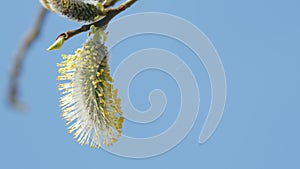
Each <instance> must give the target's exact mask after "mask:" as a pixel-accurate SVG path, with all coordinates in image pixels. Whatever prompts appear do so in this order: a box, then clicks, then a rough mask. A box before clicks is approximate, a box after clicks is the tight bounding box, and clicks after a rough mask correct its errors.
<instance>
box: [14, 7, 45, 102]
mask: <svg viewBox="0 0 300 169" xmlns="http://www.w3.org/2000/svg"><path fill="white" fill-rule="evenodd" d="M46 14H47V10H46V9H44V8H42V9H41V10H40V12H39V14H38V18H37V20H36V22H35V24H34V25H33V27H32V29H31V30H30V31H29V32H28V34H27V36H26V37H25V39H24V40H23V42H22V43H21V46H20V48H19V50H18V51H17V53H16V55H15V60H14V63H13V67H12V72H11V76H10V78H11V79H10V86H9V102H10V104H11V105H12V106H14V107H19V106H20V101H19V99H18V98H17V94H18V80H19V76H20V70H21V68H22V63H23V61H24V59H25V56H26V53H27V51H28V49H29V48H30V47H31V45H32V43H33V42H34V41H35V40H36V39H37V38H38V36H39V34H40V30H41V27H42V25H43V23H44V20H45V16H46Z"/></svg>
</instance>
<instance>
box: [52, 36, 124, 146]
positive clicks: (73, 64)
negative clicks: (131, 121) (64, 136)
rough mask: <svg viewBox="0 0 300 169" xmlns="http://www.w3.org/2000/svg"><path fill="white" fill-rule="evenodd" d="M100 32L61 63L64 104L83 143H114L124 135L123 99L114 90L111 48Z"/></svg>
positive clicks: (71, 126)
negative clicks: (109, 54) (110, 65)
mask: <svg viewBox="0 0 300 169" xmlns="http://www.w3.org/2000/svg"><path fill="white" fill-rule="evenodd" d="M97 33H98V32H96V33H95V34H94V35H92V37H90V38H88V40H87V41H86V42H85V43H84V44H83V47H82V48H80V49H78V50H77V51H76V53H75V54H74V55H68V56H67V55H63V56H62V57H63V61H62V62H61V63H59V64H58V66H59V67H60V69H59V73H60V75H59V76H58V77H57V79H58V80H59V81H60V82H61V83H60V84H59V85H58V90H60V91H61V94H62V96H61V98H60V107H61V109H62V117H63V118H64V119H65V120H66V121H67V125H68V126H69V132H70V133H73V135H74V138H75V139H77V141H78V142H79V143H80V144H90V146H91V147H93V148H95V147H98V148H99V147H100V146H101V144H105V145H108V146H110V145H112V144H113V143H114V142H116V141H117V137H119V136H120V135H121V132H122V123H123V121H124V118H123V117H122V110H121V103H120V99H119V98H118V97H117V90H114V89H113V85H112V82H113V80H112V78H111V76H110V69H109V66H108V51H107V48H106V46H104V44H103V42H101V41H100V39H99V37H100V36H99V34H97Z"/></svg>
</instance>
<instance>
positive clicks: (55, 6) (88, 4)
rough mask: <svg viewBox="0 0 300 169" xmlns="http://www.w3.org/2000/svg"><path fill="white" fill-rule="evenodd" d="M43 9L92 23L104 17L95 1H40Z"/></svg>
mask: <svg viewBox="0 0 300 169" xmlns="http://www.w3.org/2000/svg"><path fill="white" fill-rule="evenodd" d="M40 2H41V3H42V4H43V6H44V7H45V8H47V9H48V10H51V11H52V12H55V13H58V14H61V15H63V16H65V17H67V18H69V19H72V20H76V21H84V22H93V21H95V19H97V18H99V17H101V16H103V15H104V13H103V11H102V10H101V9H100V7H99V6H98V5H97V3H99V1H96V0H40Z"/></svg>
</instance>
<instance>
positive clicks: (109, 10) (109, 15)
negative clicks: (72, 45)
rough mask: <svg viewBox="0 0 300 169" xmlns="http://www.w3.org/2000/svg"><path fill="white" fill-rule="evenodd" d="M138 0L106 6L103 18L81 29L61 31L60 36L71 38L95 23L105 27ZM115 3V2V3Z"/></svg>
mask: <svg viewBox="0 0 300 169" xmlns="http://www.w3.org/2000/svg"><path fill="white" fill-rule="evenodd" d="M136 1H137V0H127V1H126V2H124V3H122V4H121V5H120V6H119V7H117V8H105V10H106V16H105V17H104V18H102V19H100V20H99V21H97V22H94V23H91V24H87V25H83V26H81V27H80V28H79V29H75V30H69V31H67V32H65V33H61V34H60V35H59V36H58V37H57V39H58V38H60V37H64V39H65V40H68V39H70V38H71V37H73V36H75V35H78V34H80V33H83V32H86V31H88V30H90V27H91V26H92V25H94V26H95V27H99V28H102V27H105V26H106V25H107V24H108V23H109V22H110V21H111V19H112V18H114V17H115V16H116V15H118V14H119V13H121V12H122V11H124V10H125V9H127V8H129V7H130V6H131V5H132V4H134V3H135V2H136ZM113 2H114V3H115V2H117V1H116V0H114V1H113ZM114 3H113V4H114ZM113 4H109V5H113Z"/></svg>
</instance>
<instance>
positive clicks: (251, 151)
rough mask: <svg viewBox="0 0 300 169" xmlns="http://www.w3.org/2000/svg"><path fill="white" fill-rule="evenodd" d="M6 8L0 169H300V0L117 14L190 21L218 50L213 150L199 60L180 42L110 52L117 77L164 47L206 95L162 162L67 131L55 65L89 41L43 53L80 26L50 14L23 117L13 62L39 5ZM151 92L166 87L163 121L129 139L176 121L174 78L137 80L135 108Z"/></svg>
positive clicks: (142, 40)
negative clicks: (13, 98) (221, 90)
mask: <svg viewBox="0 0 300 169" xmlns="http://www.w3.org/2000/svg"><path fill="white" fill-rule="evenodd" d="M1 4H2V5H1V7H0V8H1V10H0V17H1V22H2V24H1V28H0V29H1V31H0V34H1V35H0V37H1V41H0V44H1V45H0V46H1V62H0V77H1V80H0V93H1V95H0V99H1V100H0V101H1V102H0V113H1V123H0V133H1V139H0V168H51V169H53V168H63V167H64V168H74V169H75V168H117V167H118V168H129V167H130V168H143V169H146V168H151V169H153V168H162V167H168V168H169V167H170V168H183V167H190V168H191V167H192V166H193V167H192V168H196V167H197V168H225V169H238V168H243V169H265V168H273V169H277V168H278V169H281V168H300V164H299V155H300V154H299V152H300V146H299V143H300V134H299V129H300V123H299V120H300V107H299V105H300V104H299V103H300V97H299V96H300V88H299V87H300V75H299V72H300V66H299V64H300V51H299V44H300V20H299V16H300V11H299V6H300V1H299V0H286V1H272V0H252V1H240V0H226V1H225V0H218V1H216V0H210V1H203V0H201V1H199V0H190V1H174V0H164V1H161V0H151V1H149V0H148V1H146V0H140V1H139V2H138V3H137V4H136V5H134V6H133V7H132V8H131V9H129V10H128V11H126V12H124V13H123V14H121V15H120V16H124V15H128V14H133V13H138V12H154V11H155V12H165V13H170V14H173V15H177V16H179V17H182V18H185V19H186V20H188V21H190V22H192V23H193V24H195V25H196V26H197V27H198V28H199V29H201V30H202V31H203V32H204V33H205V34H206V35H207V36H208V37H209V38H210V40H211V41H212V43H213V44H214V45H215V47H216V49H217V50H218V52H219V54H220V57H221V59H222V62H223V65H224V68H225V72H226V75H227V83H228V96H227V103H226V108H225V112H224V116H223V119H222V121H221V123H220V126H219V127H218V129H217V131H216V132H215V134H214V135H213V137H212V138H211V139H210V140H209V141H208V142H207V143H205V144H203V145H199V144H198V143H197V140H198V135H199V132H200V129H201V127H202V125H203V121H204V119H205V117H206V113H207V111H208V109H209V102H210V88H209V85H210V84H209V79H208V75H207V73H206V71H205V69H204V68H203V65H202V64H201V62H199V60H197V59H196V56H193V53H192V52H191V51H189V50H188V49H186V48H184V46H183V45H182V44H180V43H178V42H176V41H175V42H174V41H173V40H172V39H168V38H163V37H158V36H150V35H149V36H144V37H136V38H133V39H130V40H128V41H125V42H124V43H123V44H120V45H119V46H117V47H116V49H115V50H113V51H112V57H113V58H112V60H111V65H112V71H114V68H115V67H116V66H117V65H118V63H119V62H120V61H121V60H122V58H124V57H126V54H130V53H132V52H134V51H135V50H138V49H143V48H149V47H157V48H162V49H167V50H170V51H171V52H173V53H175V54H177V55H178V56H180V57H181V58H182V59H183V60H184V61H185V62H186V63H187V64H188V65H189V66H190V67H191V69H192V70H193V72H194V74H195V76H196V78H197V81H198V83H199V86H200V90H201V108H200V115H199V116H198V119H197V121H196V124H195V126H194V128H193V129H192V131H191V133H190V134H189V135H188V136H187V137H186V139H184V140H183V141H182V142H181V143H180V144H179V145H178V146H176V147H175V148H174V149H172V150H171V151H169V152H167V153H165V154H163V155H160V156H157V157H153V158H148V159H139V160H136V159H127V158H122V157H118V156H115V155H112V154H110V153H108V152H106V151H103V150H93V149H90V148H89V147H82V146H79V145H78V144H77V143H76V142H75V141H74V140H73V139H72V136H71V135H70V134H67V132H66V127H65V125H64V121H63V120H62V119H61V118H60V109H59V107H58V97H59V93H58V92H57V91H56V84H57V82H56V75H57V67H56V63H57V62H59V61H60V54H61V53H72V51H73V50H75V49H76V48H78V47H80V45H81V43H82V42H83V41H84V39H85V37H86V35H80V36H78V37H76V38H74V39H72V40H70V41H68V43H67V44H66V45H65V46H64V47H63V49H62V50H60V51H55V52H50V53H49V52H46V51H45V49H46V48H47V47H48V46H49V44H50V43H51V42H53V40H54V39H55V37H56V36H57V35H58V33H61V32H63V31H65V30H68V29H71V28H76V27H77V26H79V25H78V24H76V23H73V22H70V21H68V20H66V19H64V18H61V17H58V16H56V15H54V14H51V15H49V17H48V19H47V23H46V24H45V27H44V28H43V31H42V36H41V37H40V38H39V40H38V42H36V43H35V45H34V47H33V48H32V49H31V50H30V52H29V54H28V58H27V59H26V62H25V63H24V67H23V69H22V70H23V73H22V77H21V84H22V86H21V98H22V99H23V100H25V101H26V103H27V104H28V105H29V107H30V109H29V111H28V112H27V114H20V113H18V112H15V111H13V110H12V109H11V108H10V107H9V106H8V105H7V101H6V96H7V87H8V79H9V76H8V75H9V72H10V68H11V64H12V61H13V58H12V55H13V54H14V53H15V50H16V48H17V47H18V45H19V41H20V39H21V38H22V37H23V33H24V32H25V31H26V30H28V28H29V26H30V25H32V23H33V21H34V18H35V15H36V14H37V12H38V9H39V7H40V5H39V3H38V0H31V1H29V0H27V1H18V2H16V1H3V2H2V3H1ZM120 31H122V30H121V29H120ZM134 44H138V45H134ZM174 46H176V47H174ZM177 46H178V47H177ZM180 46H182V48H180ZM199 67H200V68H201V69H199ZM157 79H163V80H159V81H158V80H157ZM150 82H152V83H150ZM154 88H161V89H162V90H164V91H165V93H166V94H167V97H168V99H169V100H168V105H167V110H166V112H165V114H164V117H163V118H161V119H160V121H158V122H157V123H156V122H154V123H151V124H147V125H146V124H145V125H138V124H133V123H130V122H128V121H125V127H126V126H127V127H126V129H124V132H125V133H126V134H128V135H131V136H137V137H144V136H151V135H155V134H157V133H160V132H161V131H163V130H165V129H166V128H167V127H168V126H169V125H170V124H172V121H173V120H174V119H175V118H176V112H178V106H177V105H178V103H179V101H180V93H179V92H178V87H177V86H176V83H175V82H174V80H172V78H170V77H168V76H166V75H165V74H163V73H161V72H157V71H146V72H144V73H142V74H139V75H138V76H137V77H136V78H135V79H134V81H133V83H132V87H131V90H134V91H138V92H137V93H139V94H138V95H137V96H135V97H133V98H132V102H133V104H134V105H135V106H136V107H137V108H138V109H141V110H145V109H147V108H148V107H149V102H148V100H147V99H148V94H149V91H151V90H152V89H154ZM176 110H177V111H176Z"/></svg>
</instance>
